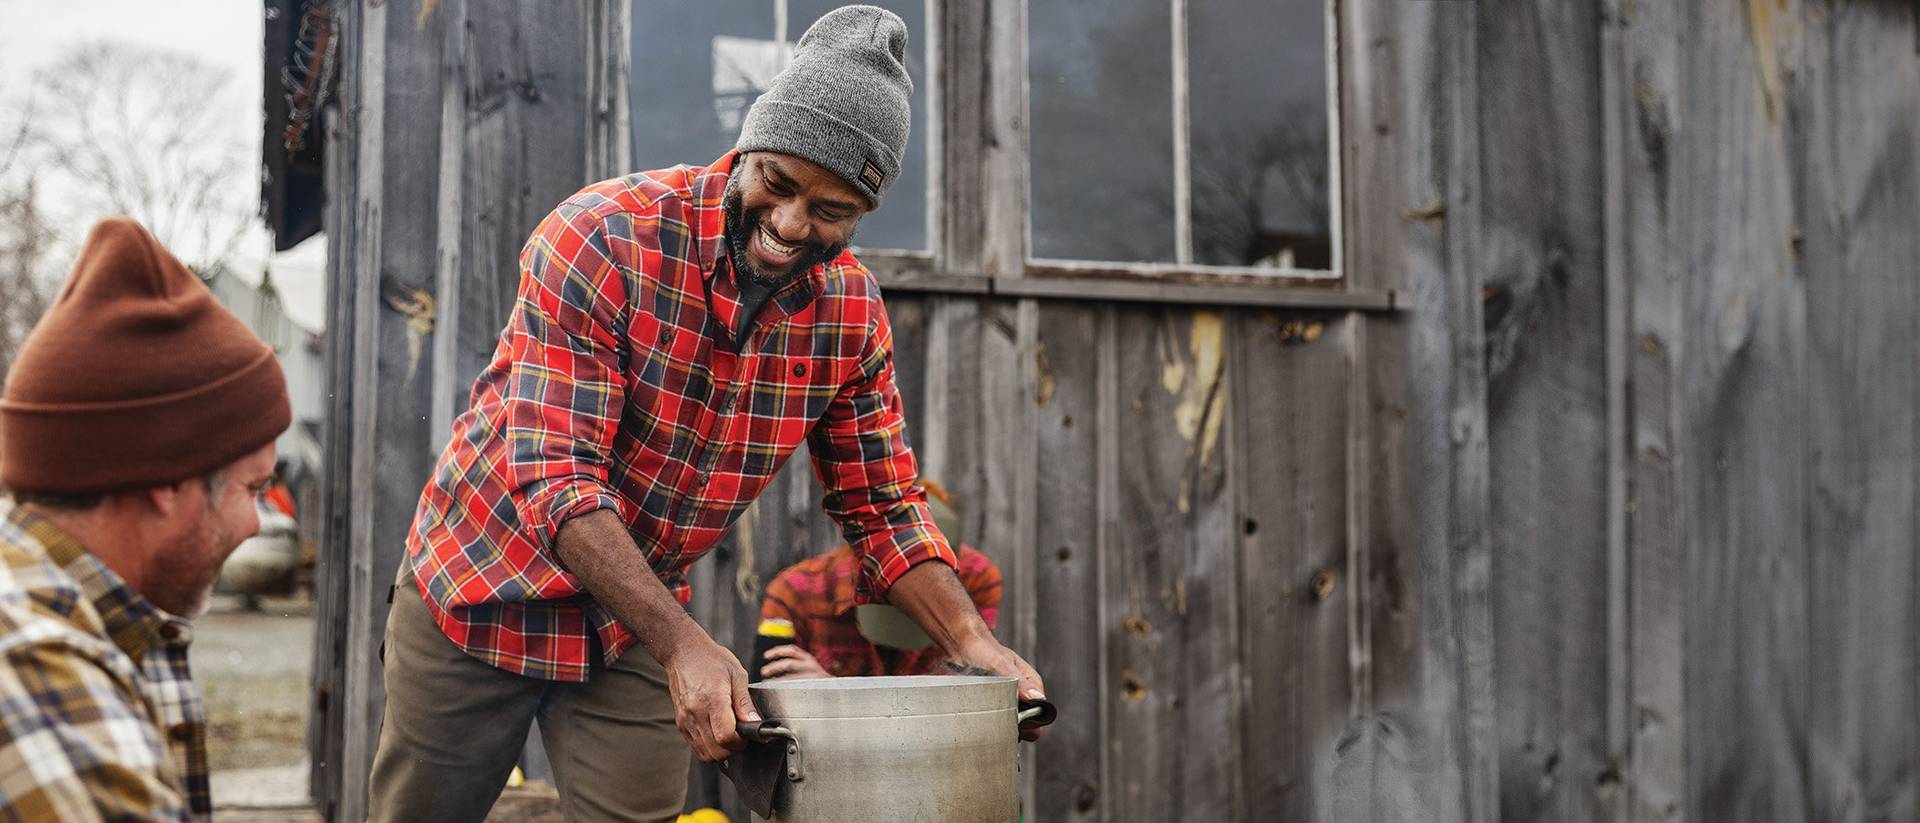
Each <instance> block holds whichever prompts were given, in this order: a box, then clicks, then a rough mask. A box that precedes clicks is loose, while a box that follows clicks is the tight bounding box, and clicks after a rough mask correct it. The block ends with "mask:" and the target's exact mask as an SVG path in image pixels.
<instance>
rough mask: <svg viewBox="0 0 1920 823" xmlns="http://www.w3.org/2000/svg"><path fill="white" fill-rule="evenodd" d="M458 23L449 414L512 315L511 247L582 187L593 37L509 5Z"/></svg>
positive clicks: (542, 13)
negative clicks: (464, 47)
mask: <svg viewBox="0 0 1920 823" xmlns="http://www.w3.org/2000/svg"><path fill="white" fill-rule="evenodd" d="M468 18H469V19H468V21H467V29H468V31H467V36H468V38H469V41H468V42H469V45H468V61H469V63H470V65H469V66H468V69H467V72H466V80H467V83H466V87H465V99H466V107H465V111H466V123H465V125H464V132H465V140H464V144H463V156H462V158H461V163H460V168H461V169H462V175H463V180H462V182H461V190H462V191H463V192H464V194H465V197H464V198H463V208H462V227H463V228H462V241H463V242H462V246H463V247H464V249H463V251H464V257H465V260H464V264H463V267H462V268H463V271H464V276H463V278H462V279H461V283H460V291H459V295H458V298H457V299H458V302H459V318H460V322H459V324H458V326H457V327H456V329H455V332H456V334H457V335H458V336H459V344H458V355H457V357H456V358H455V361H454V368H455V373H454V374H453V375H452V377H451V378H450V382H451V384H452V387H453V390H454V391H455V393H456V398H457V399H456V402H455V405H454V413H455V414H458V413H459V412H460V411H463V410H465V409H466V404H467V393H468V391H469V390H470V389H471V388H472V386H473V380H474V378H475V377H477V376H479V374H480V371H481V370H482V369H483V368H485V367H486V365H487V363H488V361H490V360H491V359H492V357H493V353H494V349H495V347H496V344H497V343H498V341H499V337H500V330H501V328H502V327H503V326H505V325H506V321H507V315H508V313H509V312H510V311H511V310H512V307H513V300H514V295H515V293H516V292H517V290H518V288H519V284H520V269H519V255H520V248H521V246H523V245H524V244H525V243H526V241H527V236H528V235H529V234H531V233H532V232H533V228H534V226H535V225H537V224H538V223H539V222H540V220H541V218H544V217H545V216H546V215H547V213H548V212H550V211H552V210H553V207H554V206H555V205H556V204H558V203H559V202H560V201H561V200H564V199H566V198H567V197H568V196H569V195H571V194H573V193H574V192H575V191H578V190H579V189H580V187H581V186H583V185H585V184H586V183H589V182H592V181H591V180H589V179H588V178H589V176H590V175H589V173H588V167H587V162H588V149H589V148H590V139H589V135H588V130H587V128H586V126H587V123H588V120H589V118H588V114H587V112H588V111H589V110H590V109H591V108H592V106H593V101H590V100H589V99H588V94H587V89H588V79H587V78H588V65H587V61H586V60H585V59H584V58H583V55H584V54H586V53H587V51H588V49H587V46H588V44H589V42H591V41H593V40H594V39H595V37H596V35H595V33H593V32H590V31H588V25H587V23H588V19H587V18H588V10H587V8H586V7H585V6H579V5H566V6H555V7H546V6H538V5H526V4H508V5H503V6H489V7H487V8H486V9H485V10H484V12H482V11H481V10H479V9H475V10H473V11H472V12H470V13H469V15H468Z"/></svg>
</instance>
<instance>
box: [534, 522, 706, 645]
mask: <svg viewBox="0 0 1920 823" xmlns="http://www.w3.org/2000/svg"><path fill="white" fill-rule="evenodd" d="M554 548H555V551H556V552H557V553H558V554H559V555H560V562H561V564H563V565H565V566H566V568H567V571H569V572H571V573H572V574H573V576H575V577H578V578H580V582H581V583H583V584H585V585H586V587H587V592H588V593H589V594H592V595H593V599H594V600H597V601H599V603H600V605H601V607H602V608H605V609H606V610H607V611H610V612H612V613H613V616H614V618H615V619H617V620H619V621H620V622H621V623H622V624H624V625H625V626H626V627H627V630H628V631H631V632H633V635H634V637H635V638H636V639H638V640H639V641H640V645H642V646H645V647H646V648H647V651H648V652H651V653H652V654H653V657H654V659H655V660H659V661H662V662H665V661H667V660H668V659H670V658H672V657H673V653H674V652H675V651H676V650H678V649H679V648H682V647H683V646H684V645H685V643H686V642H687V641H688V640H691V639H695V638H701V639H704V638H706V632H705V631H703V630H702V629H701V628H700V624H698V623H696V622H694V619H693V616H692V615H689V614H687V610H686V609H683V608H681V607H680V602H679V601H678V600H675V599H674V597H673V593H672V592H670V591H667V587H666V584H664V583H661V582H660V578H659V576H658V575H655V574H654V573H653V570H652V569H651V568H649V567H648V566H647V559H646V556H645V555H644V554H642V553H641V552H640V547H639V546H637V545H635V544H634V542H633V536H632V535H631V534H628V533H627V527H626V525H625V524H623V523H621V522H620V518H619V516H618V515H616V514H614V513H613V512H612V511H611V510H608V509H600V510H598V511H593V512H589V513H587V514H583V515H581V516H579V517H576V518H573V519H572V520H568V521H567V522H566V523H564V524H562V525H561V526H560V534H559V536H558V538H557V539H555V540H554Z"/></svg>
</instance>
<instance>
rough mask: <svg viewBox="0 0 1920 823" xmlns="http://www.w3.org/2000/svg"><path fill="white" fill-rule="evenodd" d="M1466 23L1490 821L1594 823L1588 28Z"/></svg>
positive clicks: (1600, 725)
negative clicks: (1470, 68) (1494, 786)
mask: <svg viewBox="0 0 1920 823" xmlns="http://www.w3.org/2000/svg"><path fill="white" fill-rule="evenodd" d="M1477 23H1478V26H1479V30H1478V32H1477V40H1478V46H1479V53H1478V55H1477V58H1478V60H1479V61H1480V67H1479V75H1478V76H1479V77H1481V78H1483V81H1482V84H1481V92H1480V95H1479V118H1480V121H1481V122H1482V123H1483V124H1484V128H1483V131H1482V134H1481V147H1482V148H1481V152H1480V164H1481V165H1480V167H1479V169H1478V174H1479V176H1480V179H1481V180H1482V181H1483V182H1482V188H1483V192H1484V196H1485V200H1484V201H1483V206H1482V208H1481V223H1480V228H1479V239H1478V245H1479V255H1480V256H1479V261H1478V263H1477V266H1476V267H1477V268H1478V269H1479V270H1480V271H1481V272H1482V278H1483V280H1482V283H1481V287H1480V288H1481V297H1482V306H1483V311H1484V324H1485V328H1486V341H1485V345H1486V355H1485V359H1486V362H1487V372H1488V373H1487V377H1486V380H1487V386H1486V391H1487V400H1486V403H1487V415H1488V431H1489V435H1488V451H1489V460H1490V462H1491V465H1490V468H1489V470H1490V476H1491V483H1490V496H1489V501H1488V503H1489V516H1490V518H1491V522H1492V523H1493V524H1495V528H1493V529H1492V533H1491V536H1492V544H1491V546H1492V555H1493V558H1494V561H1493V569H1494V575H1493V585H1492V592H1493V603H1492V608H1493V619H1494V626H1495V627H1496V631H1495V648H1494V655H1495V660H1496V661H1497V662H1496V665H1495V695H1494V697H1495V700H1496V702H1497V706H1498V714H1499V747H1500V748H1499V752H1500V818H1501V819H1502V820H1541V821H1549V820H1550V821H1576V820H1593V819H1596V818H1598V817H1599V816H1600V808H1599V806H1600V804H1599V800H1600V799H1599V795H1598V794H1597V792H1596V790H1597V788H1598V787H1599V786H1600V780H1599V778H1600V777H1601V775H1602V774H1603V773H1604V772H1605V771H1606V770H1607V769H1608V768H1609V766H1610V764H1609V763H1608V746H1607V737H1606V721H1607V718H1608V714H1607V707H1608V699H1609V693H1608V690H1607V672H1608V655H1609V645H1608V642H1609V633H1608V629H1609V624H1608V612H1607V605H1608V602H1607V595H1608V589H1607V586H1606V585H1605V581H1606V580H1608V575H1607V568H1608V567H1607V561H1608V555H1607V548H1608V531H1607V513H1608V503H1609V499H1608V485H1607V474H1606V472H1607V465H1608V464H1607V455H1608V448H1607V424H1608V418H1607V402H1606V401H1607V397H1606V373H1607V372H1606V357H1605V344H1606V339H1605V330H1604V322H1605V320H1606V314H1605V312H1604V311H1602V306H1603V305H1604V302H1605V295H1604V293H1603V291H1602V288H1603V286H1604V285H1605V282H1604V278H1603V276H1602V266H1603V260H1602V250H1601V245H1600V241H1601V234H1600V232H1598V231H1596V230H1595V227H1596V226H1598V225H1600V223H1601V221H1602V207H1603V205H1602V196H1603V194H1604V187H1603V185H1602V182H1601V178H1600V174H1601V159H1602V154H1601V146H1600V140H1601V136H1602V132H1601V130H1600V123H1599V117H1600V100H1599V93H1600V73H1599V70H1600V63H1599V18H1598V16H1597V15H1595V14H1593V13H1592V10H1591V9H1587V8H1581V7H1575V6H1568V5H1566V4H1562V3H1554V2H1544V3H1521V4H1511V5H1508V6H1505V7H1503V9H1502V11H1501V13H1499V14H1484V15H1479V16H1478V17H1477ZM1456 171H1467V172H1468V173H1472V172H1471V170H1456Z"/></svg>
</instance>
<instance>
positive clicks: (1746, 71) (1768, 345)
mask: <svg viewBox="0 0 1920 823" xmlns="http://www.w3.org/2000/svg"><path fill="white" fill-rule="evenodd" d="M1774 10H1775V7H1774V6H1773V5H1772V4H1762V3H1756V4H1753V5H1752V6H1750V7H1749V8H1746V9H1740V8H1736V7H1731V6H1718V7H1708V6H1702V7H1694V8H1691V9H1690V10H1689V11H1690V16H1691V18H1692V19H1690V20H1685V21H1683V22H1682V23H1681V27H1680V30H1683V31H1687V32H1689V33H1691V34H1692V35H1693V36H1692V37H1691V38H1690V40H1689V41H1688V42H1685V43H1684V48H1683V51H1682V56H1681V60H1682V64H1681V65H1682V66H1683V70H1682V74H1681V79H1682V84H1683V85H1682V91H1681V95H1682V97H1681V100H1682V106H1683V110H1684V111H1685V114H1686V117H1687V120H1686V121H1685V122H1684V123H1681V124H1680V125H1679V127H1678V128H1677V130H1676V136H1677V138H1678V139H1677V141H1676V142H1677V151H1676V154H1675V158H1674V160H1675V162H1674V166H1673V173H1674V174H1675V175H1676V180H1675V189H1676V191H1677V192H1678V193H1679V203H1680V211H1681V212H1682V213H1683V214H1685V215H1687V218H1686V219H1687V220H1688V221H1689V225H1688V226H1687V228H1686V230H1685V232H1684V234H1683V235H1682V239H1681V243H1680V245H1679V247H1678V249H1677V250H1676V251H1677V253H1678V254H1679V255H1680V259H1681V261H1682V264H1683V265H1684V266H1685V269H1684V272H1685V274H1684V276H1685V277H1686V278H1687V289H1686V293H1685V296H1684V298H1683V300H1682V303H1681V305H1682V307H1683V311H1684V315H1683V316H1682V320H1683V322H1684V323H1685V324H1686V327H1685V334H1686V345H1685V348H1684V350H1683V353H1682V357H1681V361H1680V362H1681V364H1682V366H1681V374H1682V380H1683V381H1684V385H1685V386H1686V387H1687V393H1688V398H1687V404H1686V416H1685V418H1684V422H1683V430H1682V437H1683V438H1684V440H1683V443H1682V446H1681V448H1682V450H1683V452H1685V453H1686V454H1687V455H1688V458H1689V459H1687V460H1686V462H1684V463H1683V473H1682V475H1681V477H1682V481H1683V482H1684V483H1685V484H1686V485H1687V486H1688V488H1689V492H1690V494H1689V496H1688V497H1687V498H1686V502H1687V505H1688V507H1689V508H1688V511H1687V513H1686V515H1685V517H1686V532H1685V533H1686V538H1685V539H1686V543H1687V546H1688V550H1687V553H1686V554H1687V566H1686V567H1685V568H1686V573H1687V579H1688V580H1689V581H1690V586H1689V588H1690V591H1689V592H1688V594H1687V597H1686V600H1685V602H1686V603H1687V607H1688V611H1687V617H1686V622H1685V626H1686V632H1687V643H1686V682H1685V687H1686V694H1687V695H1688V700H1687V705H1686V712H1687V716H1686V730H1687V747H1688V748H1687V755H1688V766H1689V767H1690V768H1691V769H1692V770H1693V771H1692V774H1691V775H1690V777H1691V785H1690V787H1689V790H1688V799H1687V803H1686V808H1687V816H1688V818H1690V819H1694V820H1750V821H1767V820H1805V819H1808V817H1809V808H1808V805H1807V803H1808V795H1807V774H1806V768H1807V749H1806V743H1807V738H1806V727H1805V723H1806V719H1807V712H1808V709H1809V703H1808V700H1809V697H1810V695H1809V691H1808V678H1809V673H1808V671H1807V665H1806V662H1807V661H1808V660H1809V659H1810V658H1809V653H1810V651H1811V648H1810V646H1809V643H1808V613H1807V607H1808V588H1807V572H1808V554H1809V551H1808V537H1809V532H1808V530H1807V529H1808V525H1809V523H1808V519H1807V503H1808V487H1807V485H1808V484H1807V480H1808V477H1807V466H1808V458H1809V453H1808V443H1807V434H1808V420H1807V404H1806V398H1805V396H1804V395H1803V394H1802V392H1803V391H1804V390H1803V388H1802V387H1803V386H1804V385H1805V380H1806V379H1807V372H1806V366H1805V360H1806V315H1805V312H1806V305H1805V284H1804V282H1803V281H1802V280H1801V279H1800V278H1799V274H1800V272H1799V271H1798V269H1799V266H1798V264H1797V263H1796V261H1794V260H1793V259H1792V245H1793V244H1792V241H1791V238H1792V236H1793V232H1794V231H1795V228H1794V224H1795V216H1794V214H1793V212H1792V198H1791V191H1790V185H1791V180H1792V168H1791V166H1790V164H1789V161H1788V154H1789V145H1788V134H1787V130H1788V129H1789V128H1791V127H1793V124H1792V122H1791V120H1790V118H1789V116H1788V112H1787V111H1786V109H1787V101H1786V100H1784V99H1783V97H1782V88H1783V87H1782V86H1781V85H1780V81H1781V75H1780V73H1779V66H1781V65H1788V66H1791V65H1793V63H1792V60H1793V55H1794V52H1793V49H1792V43H1793V37H1794V35H1795V33H1796V32H1795V27H1794V26H1793V23H1792V21H1791V19H1790V18H1789V17H1788V15H1786V14H1785V13H1782V14H1780V15H1779V16H1778V17H1777V18H1776V17H1775V16H1773V13H1774ZM1696 696H1697V698H1696Z"/></svg>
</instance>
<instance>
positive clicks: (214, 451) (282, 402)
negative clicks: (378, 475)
mask: <svg viewBox="0 0 1920 823" xmlns="http://www.w3.org/2000/svg"><path fill="white" fill-rule="evenodd" d="M263 349H264V347H263ZM292 422H293V411H292V408H291V407H290V406H289V404H288V402H287V384H286V377H285V376H284V375H283V374H282V373H281V371H280V364H279V362H278V361H277V360H275V358H274V355H273V352H272V351H270V350H263V351H262V353H261V356H260V357H259V358H258V359H256V360H255V361H254V362H252V363H249V364H248V365H246V366H245V367H242V368H241V369H240V370H239V371H236V372H234V373H232V374H229V375H227V376H225V377H223V378H222V379H220V380H218V381H216V382H214V383H211V384H208V385H205V386H199V387H195V388H194V389H193V390H191V391H186V392H179V393H176V394H171V395H166V396H163V397H157V398H143V399H140V400H135V401H127V402H116V403H95V404H53V403H46V404H43V403H23V402H17V401H5V402H0V485H5V486H6V487H8V488H10V489H15V490H19V491H29V492H40V493H45V494H98V493H105V492H114V491H123V490H126V489H136V488H146V487H151V486H165V485H170V484H174V483H179V482H181V481H183V480H187V479H190V478H194V477H200V476H204V475H206V474H208V473H210V472H212V471H213V470H215V469H218V468H221V467H223V466H226V465H228V464H230V463H232V462H234V461H235V460H238V459H240V458H242V457H245V456H246V455H248V454H250V453H252V452H254V451H255V450H258V449H259V448H261V447H262V446H265V445H267V444H268V443H271V442H273V441H274V440H275V439H276V438H278V437H279V436H280V434H281V433H282V432H284V431H286V430H287V427H288V426H289V425H291V424H292Z"/></svg>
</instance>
